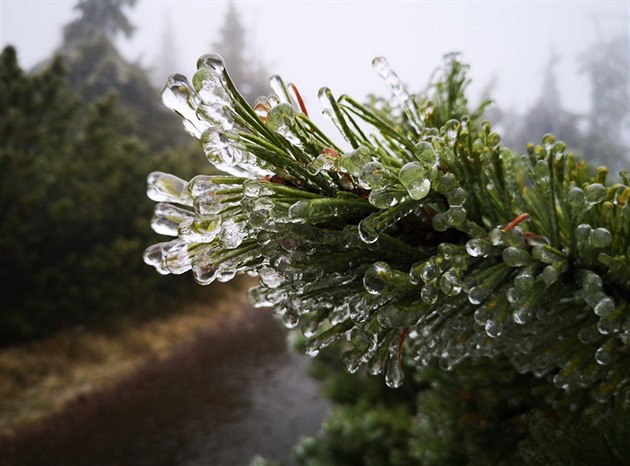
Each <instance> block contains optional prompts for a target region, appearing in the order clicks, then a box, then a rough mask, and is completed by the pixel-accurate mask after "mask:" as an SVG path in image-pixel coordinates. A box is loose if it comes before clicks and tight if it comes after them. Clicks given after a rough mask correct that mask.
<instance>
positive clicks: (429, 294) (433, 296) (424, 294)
mask: <svg viewBox="0 0 630 466" xmlns="http://www.w3.org/2000/svg"><path fill="white" fill-rule="evenodd" d="M420 298H421V299H422V301H423V302H424V303H426V304H429V305H431V304H435V302H436V301H437V299H438V291H437V290H436V289H435V288H433V287H432V286H431V285H429V284H425V285H424V286H423V287H422V289H421V290H420Z"/></svg>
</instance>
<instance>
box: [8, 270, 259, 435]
mask: <svg viewBox="0 0 630 466" xmlns="http://www.w3.org/2000/svg"><path fill="white" fill-rule="evenodd" d="M251 284H252V283H251V281H249V280H247V279H241V280H235V281H234V282H233V284H231V285H230V286H227V285H226V286H223V287H221V289H220V295H219V296H217V298H216V300H215V301H214V302H212V303H204V304H193V305H189V306H187V307H186V308H184V309H182V310H181V311H180V312H177V313H174V314H173V315H170V316H167V317H163V318H159V319H154V320H151V321H148V322H144V323H142V324H140V325H138V324H132V323H131V322H129V323H127V324H122V325H121V326H120V329H119V331H117V332H96V331H84V332H80V333H77V332H71V331H68V332H64V333H61V334H58V335H55V336H53V337H51V338H48V339H46V340H42V341H38V342H34V343H31V344H28V345H24V346H19V347H14V348H7V349H5V350H3V351H1V352H0V437H1V436H10V435H11V434H13V433H15V432H16V431H17V430H18V429H21V428H24V427H28V426H30V425H33V424H35V423H36V422H38V421H40V420H42V419H44V418H46V417H48V416H50V415H52V414H55V413H58V412H59V411H61V410H62V409H63V407H64V406H66V405H67V404H68V403H69V402H71V401H73V400H75V399H77V398H80V397H83V396H87V395H89V394H90V393H91V392H93V391H95V390H97V389H101V388H104V387H108V386H112V385H114V384H116V383H117V382H119V381H120V380H122V379H123V378H124V377H126V376H128V375H130V374H131V373H133V372H134V371H135V370H136V369H138V368H139V367H140V366H141V365H142V364H143V363H145V362H146V361H148V360H150V359H153V358H158V359H162V358H166V357H168V356H169V355H171V354H173V353H174V352H175V351H176V350H177V349H178V348H180V347H182V345H185V344H186V343H188V342H190V341H192V340H193V339H194V338H195V337H196V336H197V335H198V334H200V333H202V332H204V331H207V330H209V329H211V328H212V327H214V326H215V325H217V322H218V321H219V320H221V321H222V322H225V319H226V318H227V319H235V318H237V317H238V315H240V313H241V312H242V311H243V309H244V308H245V307H246V305H247V303H246V297H245V296H246V289H247V288H248V287H249V286H251ZM218 317H221V319H218Z"/></svg>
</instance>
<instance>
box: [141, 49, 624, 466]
mask: <svg viewBox="0 0 630 466" xmlns="http://www.w3.org/2000/svg"><path fill="white" fill-rule="evenodd" d="M197 65H198V70H197V72H196V73H195V75H194V76H193V78H192V84H191V83H189V81H188V80H187V79H186V78H185V77H184V76H182V75H173V76H171V77H170V78H169V81H168V83H167V86H166V87H165V89H164V92H163V95H162V99H163V102H164V103H165V104H166V105H167V106H168V107H169V108H171V109H172V110H174V111H175V112H177V113H178V114H179V115H181V116H182V117H183V119H184V127H185V129H186V131H187V132H188V133H190V134H191V135H192V136H194V137H195V138H197V139H199V140H200V142H201V144H202V146H203V148H204V151H205V153H206V155H207V157H208V159H209V161H210V162H211V163H213V164H214V165H215V166H216V167H217V168H219V169H220V170H222V171H224V172H225V173H227V174H226V175H221V176H202V175H200V176H197V177H194V178H192V179H191V180H190V181H185V180H183V179H180V178H177V177H175V176H173V175H169V174H166V173H162V172H155V173H152V174H151V175H150V176H149V186H148V195H149V197H150V198H151V199H153V200H155V201H157V202H159V204H158V205H157V207H156V211H155V217H154V219H153V222H152V226H153V228H154V229H155V230H156V231H157V232H160V233H163V234H166V235H170V236H172V237H174V238H173V239H171V240H170V241H166V242H163V243H158V244H155V245H153V246H151V247H149V248H148V249H147V250H146V252H145V261H146V262H147V263H148V264H150V265H153V266H154V267H155V268H156V269H157V270H158V271H159V272H160V273H163V274H168V273H173V274H182V273H185V272H187V271H190V270H192V273H193V276H194V278H195V280H196V281H197V282H199V283H201V284H208V283H211V282H213V281H215V280H218V281H222V282H223V281H228V280H230V279H231V278H233V277H234V276H235V275H236V274H241V273H248V274H251V275H255V276H258V278H259V282H260V284H259V286H257V287H254V288H252V289H251V290H250V293H249V298H250V301H251V302H252V304H253V305H254V306H259V307H267V306H269V307H271V308H272V309H273V312H274V313H275V314H276V315H278V316H279V317H280V318H281V319H282V320H283V322H284V323H285V325H286V326H287V327H289V328H299V329H300V331H301V332H302V333H303V335H304V337H305V339H306V341H305V343H304V350H305V351H306V352H307V353H308V354H309V355H312V356H315V355H317V354H318V353H320V352H323V351H324V350H325V349H326V348H327V347H329V346H331V345H332V344H333V343H336V344H338V345H339V347H340V350H341V351H342V354H341V356H340V359H341V362H342V364H343V365H344V366H345V368H346V369H347V371H348V372H349V373H352V374H354V376H353V377H356V379H355V380H359V381H360V383H361V384H363V382H365V390H363V389H362V388H356V389H354V392H353V393H355V394H357V398H360V402H359V401H357V403H356V404H352V403H347V404H346V407H345V408H344V409H343V410H342V411H337V412H334V413H333V415H332V417H331V419H330V420H329V421H328V422H327V423H326V424H325V429H324V430H323V431H322V433H321V435H320V436H319V437H317V438H315V439H307V440H305V441H304V442H302V443H301V444H300V445H299V446H298V449H297V450H296V453H297V456H298V459H299V461H300V462H301V463H302V464H306V465H324V464H326V465H328V464H344V465H349V464H366V465H369V464H388V465H402V464H409V465H411V464H423V465H429V464H436V465H441V464H488V465H494V464H523V463H528V464H607V465H613V464H630V424H629V422H628V419H629V415H630V375H629V374H630V352H629V348H628V345H629V343H630V187H629V186H628V176H627V173H626V172H622V173H621V174H620V178H621V182H618V183H614V184H611V183H608V182H607V181H606V179H607V170H606V169H605V168H603V167H602V168H599V169H597V171H596V172H594V171H593V170H592V169H591V168H589V167H588V166H587V165H586V164H585V163H584V162H581V161H580V160H578V159H577V158H576V157H575V156H574V155H573V154H572V153H570V152H568V151H567V149H566V146H565V144H564V143H563V142H560V141H557V140H556V139H555V138H554V136H552V135H551V134H546V135H544V136H542V139H541V143H540V144H538V145H534V144H528V145H527V147H526V148H524V149H525V150H524V153H523V154H520V153H519V152H513V151H511V150H509V149H508V148H505V147H503V146H502V145H501V137H500V135H499V134H497V133H496V132H494V131H493V130H492V128H491V126H490V125H489V124H488V123H487V122H484V121H483V110H484V107H485V105H486V103H484V104H482V105H481V106H480V107H479V108H477V109H469V108H468V102H467V99H466V96H465V93H464V91H465V89H466V87H467V85H468V83H469V78H468V76H467V71H468V69H467V67H466V66H465V65H463V64H462V63H461V62H460V59H459V57H458V56H457V55H448V56H447V57H446V58H445V62H444V65H443V67H442V68H441V72H440V73H438V78H437V79H436V80H435V81H434V82H433V83H432V84H431V85H430V87H429V88H428V89H427V91H426V93H425V94H422V95H410V94H409V93H408V91H407V90H406V88H405V86H404V85H403V83H402V82H401V81H400V79H399V78H398V76H397V75H396V74H395V72H394V71H393V70H392V69H391V68H390V67H389V65H388V63H387V62H386V60H385V59H384V58H381V57H379V58H376V59H375V60H374V62H373V65H374V67H375V69H376V71H377V73H378V74H379V75H380V76H381V77H382V78H383V79H384V81H385V82H386V84H387V85H388V86H389V87H390V89H391V91H392V92H393V94H394V96H395V98H396V100H395V102H391V103H390V102H386V101H384V100H376V99H375V100H373V102H372V103H370V104H368V105H362V104H360V103H358V102H357V101H355V100H354V99H352V98H351V97H349V96H347V95H342V96H340V97H335V96H334V95H333V94H332V92H331V91H330V89H328V88H322V89H321V91H320V93H319V98H320V102H321V104H322V106H323V107H324V113H325V114H326V115H327V116H328V117H329V118H331V119H332V121H333V122H334V123H335V125H336V127H337V128H338V129H339V132H340V133H341V135H342V136H343V139H344V141H343V144H338V143H336V142H334V141H333V139H331V138H330V137H329V136H328V135H326V134H323V133H322V132H321V131H320V130H319V129H318V128H317V127H316V126H315V125H314V124H313V123H312V122H311V121H310V120H309V118H308V117H307V112H306V109H305V108H304V105H303V102H302V99H301V97H300V95H299V92H298V91H297V88H296V87H295V86H294V85H293V84H285V83H284V82H283V80H282V79H281V78H280V77H278V76H273V77H272V78H271V79H270V84H271V88H272V90H273V94H271V95H269V96H267V97H263V98H260V99H259V100H258V101H257V103H256V105H255V106H254V107H253V108H252V107H251V106H249V105H248V104H247V102H246V100H245V99H244V98H243V96H242V95H241V94H240V93H239V92H238V90H237V88H236V87H235V86H234V83H233V81H232V80H231V78H230V76H229V75H228V73H227V71H226V69H225V65H224V62H223V60H222V59H221V57H219V56H218V55H212V54H211V55H205V56H203V57H201V58H200V59H199V61H198V64H197ZM320 356H321V355H320ZM324 356H325V354H324ZM366 373H367V374H369V375H371V376H376V375H378V374H383V375H384V379H385V382H386V384H387V385H388V386H389V387H392V388H397V387H398V390H397V391H396V393H397V394H398V398H396V395H391V396H390V395H386V396H381V395H383V394H382V393H381V395H379V394H378V393H379V392H378V390H376V391H375V390H374V389H373V385H372V384H373V383H374V380H375V379H374V378H371V379H369V380H368V379H365V378H364V377H365V375H361V374H366ZM362 377H363V378H362ZM403 379H404V383H403ZM370 386H372V388H369V387H370ZM361 387H363V385H361ZM350 398H352V396H351V397H350ZM346 399H347V398H346ZM257 463H264V461H263V460H260V459H259V460H257Z"/></svg>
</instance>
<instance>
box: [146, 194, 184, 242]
mask: <svg viewBox="0 0 630 466" xmlns="http://www.w3.org/2000/svg"><path fill="white" fill-rule="evenodd" d="M192 217H193V213H192V212H190V211H188V210H186V209H182V208H181V207H176V206H174V205H172V204H168V203H165V202H160V203H158V204H157V205H156V206H155V213H154V214H153V218H152V219H151V228H153V231H155V232H156V233H157V234H159V235H168V236H177V228H178V227H179V224H180V223H182V222H183V221H184V220H187V219H190V218H192Z"/></svg>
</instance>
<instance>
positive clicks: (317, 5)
mask: <svg viewBox="0 0 630 466" xmlns="http://www.w3.org/2000/svg"><path fill="white" fill-rule="evenodd" d="M234 3H235V4H236V7H237V9H238V11H239V12H240V14H241V19H242V20H243V23H244V25H245V26H246V27H247V29H248V31H249V38H250V39H251V44H253V45H252V46H251V50H252V51H255V52H256V53H258V54H259V56H260V57H261V59H262V61H263V62H264V63H265V64H266V65H267V68H268V69H269V72H270V73H277V74H280V75H281V76H282V77H283V78H284V79H285V80H286V81H292V82H294V83H296V84H297V85H298V87H299V88H300V91H301V93H302V95H303V97H304V98H305V101H306V104H307V106H308V107H309V108H316V109H318V108H319V104H318V102H317V90H318V89H319V88H320V87H321V86H324V85H326V86H328V87H330V88H331V89H332V91H333V93H334V94H335V95H340V94H343V93H347V94H350V95H352V96H353V97H355V98H357V99H358V100H362V99H363V97H364V96H365V95H366V94H368V93H369V92H375V93H377V94H381V95H385V96H386V95H388V92H389V91H388V90H387V89H386V87H385V86H384V84H383V83H382V82H381V81H380V79H379V78H378V77H377V76H376V73H375V72H374V71H373V70H372V69H371V61H372V58H373V57H375V56H377V55H384V56H385V57H387V59H388V61H389V63H390V64H391V65H392V66H393V68H394V69H395V70H396V72H397V73H398V75H399V76H400V77H401V78H402V79H403V81H405V82H406V83H407V84H408V85H409V87H410V89H411V90H415V91H418V90H421V89H423V88H424V86H425V84H426V82H427V80H428V78H429V76H430V74H431V72H432V71H433V70H434V69H435V68H436V67H437V66H439V65H440V64H441V63H442V61H441V57H442V55H444V54H445V53H447V52H450V51H460V52H463V59H464V61H465V62H467V63H469V64H470V65H471V77H472V78H473V84H472V86H471V93H472V95H473V96H474V95H475V93H476V92H479V91H480V90H481V89H483V88H484V87H485V86H486V85H487V84H488V83H489V82H490V80H491V79H492V78H493V76H495V75H497V76H498V86H497V88H496V89H495V93H494V97H495V100H496V101H497V103H498V104H499V105H500V106H501V107H503V108H509V107H512V108H515V109H517V110H520V111H522V110H525V109H527V108H528V107H529V106H530V105H532V104H533V103H534V100H535V99H536V98H537V97H538V95H539V94H540V87H541V85H542V74H543V71H544V69H545V65H546V63H547V61H548V59H549V56H550V54H551V50H552V49H553V50H555V52H556V53H557V54H558V55H559V56H560V57H561V59H562V61H561V63H560V64H559V66H557V68H556V71H557V74H558V79H559V87H560V88H561V91H562V97H563V105H564V106H565V107H566V108H568V109H570V110H574V111H584V110H586V109H587V108H588V103H587V101H588V86H587V82H586V80H585V76H583V75H581V74H580V73H579V69H578V64H577V61H576V58H577V57H578V56H579V54H580V53H581V52H582V51H584V50H586V49H587V48H588V47H589V45H590V44H592V43H593V41H595V39H596V38H597V37H598V31H599V34H601V35H602V36H603V37H605V38H611V37H614V36H617V35H619V34H625V35H626V36H628V34H629V30H630V26H629V17H628V14H629V13H630V1H628V0H615V1H597V2H589V1H535V0H530V1H507V0H506V1H445V0H443V1H440V2H438V1H389V2H385V1H376V2H375V1H368V0H363V1H338V2H331V1H318V2H314V1H291V2H288V1H235V2H234ZM75 4H76V0H0V16H1V25H0V42H1V45H2V47H4V46H5V45H7V44H13V45H15V46H16V47H17V49H18V55H19V59H20V64H21V65H22V67H24V68H30V67H31V66H33V65H35V64H36V63H37V62H39V61H41V60H43V59H44V58H47V57H49V56H50V55H51V53H52V52H53V50H54V49H55V47H57V46H58V45H59V44H60V43H61V28H62V26H63V25H64V24H67V23H68V22H69V21H70V20H72V19H73V18H74V17H75V16H76V12H74V11H73V7H74V5H75ZM227 6H228V3H227V2H226V1H203V0H195V1H193V0H179V1H166V0H140V2H139V3H138V5H137V6H136V7H135V8H134V9H132V10H129V17H130V19H131V21H132V22H133V23H134V24H135V25H136V26H137V31H136V33H135V35H134V37H133V38H132V39H131V40H125V39H124V38H122V37H121V38H120V39H119V41H118V44H119V48H120V49H121V50H122V52H123V54H124V55H125V56H126V57H127V58H129V59H132V60H138V61H140V63H141V64H143V65H144V66H147V67H149V66H152V65H154V63H155V60H156V57H157V56H158V55H159V50H158V47H159V46H160V44H161V40H162V39H161V38H162V35H163V34H164V31H165V29H166V20H165V17H166V16H168V17H170V21H171V23H172V25H173V29H174V32H175V34H176V48H177V50H178V51H179V52H180V57H179V69H176V70H173V72H184V74H186V75H187V76H189V77H191V76H192V74H193V72H194V66H195V63H196V60H197V58H198V57H199V56H200V55H201V54H203V53H206V52H209V51H211V50H210V48H211V44H212V43H213V42H215V41H216V40H217V39H218V29H219V28H220V27H221V25H222V24H223V21H224V18H225V13H226V11H227ZM594 20H596V21H594ZM595 23H597V24H598V27H595ZM227 65H228V70H229V63H228V64H227ZM311 113H313V112H312V111H311ZM317 113H318V112H317Z"/></svg>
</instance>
